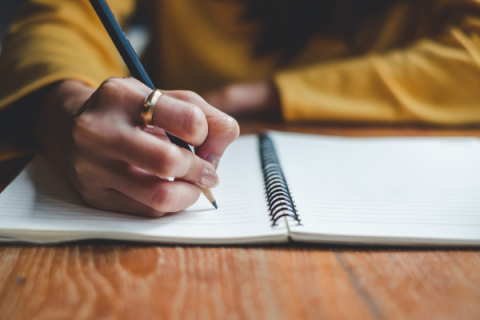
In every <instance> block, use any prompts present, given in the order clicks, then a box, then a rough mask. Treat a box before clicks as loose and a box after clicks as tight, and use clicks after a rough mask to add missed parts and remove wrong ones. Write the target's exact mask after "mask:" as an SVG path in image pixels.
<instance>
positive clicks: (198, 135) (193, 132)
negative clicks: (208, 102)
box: [182, 105, 208, 144]
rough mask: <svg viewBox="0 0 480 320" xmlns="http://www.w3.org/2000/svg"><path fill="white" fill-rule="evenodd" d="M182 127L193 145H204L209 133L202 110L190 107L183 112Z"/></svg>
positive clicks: (193, 106) (194, 106)
mask: <svg viewBox="0 0 480 320" xmlns="http://www.w3.org/2000/svg"><path fill="white" fill-rule="evenodd" d="M182 127H183V128H184V130H185V135H186V137H185V139H187V140H189V141H191V142H193V143H196V144H197V143H202V142H203V140H204V139H205V137H206V135H207V132H208V124H207V119H206V117H205V114H204V113H203V111H202V109H200V108H199V107H198V106H196V105H190V107H189V108H185V109H184V110H183V111H182Z"/></svg>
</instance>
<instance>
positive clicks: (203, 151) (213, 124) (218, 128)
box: [176, 91, 240, 169]
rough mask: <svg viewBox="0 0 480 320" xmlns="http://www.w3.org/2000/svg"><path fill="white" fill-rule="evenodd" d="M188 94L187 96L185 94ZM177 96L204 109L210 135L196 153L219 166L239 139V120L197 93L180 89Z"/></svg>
mask: <svg viewBox="0 0 480 320" xmlns="http://www.w3.org/2000/svg"><path fill="white" fill-rule="evenodd" d="M186 94H188V96H187V97H185V95H186ZM176 95H177V96H180V97H182V98H184V99H189V100H190V101H191V102H192V103H196V105H197V106H198V107H199V108H200V109H202V111H203V112H204V114H205V117H206V119H207V123H208V136H207V138H206V139H205V140H204V142H203V143H202V145H200V146H199V147H198V148H196V150H195V153H196V155H197V156H199V157H200V158H202V159H205V160H207V161H208V162H210V163H211V164H212V165H213V166H214V167H215V169H216V168H217V167H218V165H219V162H220V158H221V157H222V155H223V153H224V152H225V150H226V149H227V147H228V146H229V145H230V144H231V143H232V142H233V141H235V139H237V137H238V135H239V134H240V128H239V126H238V123H237V121H236V120H235V119H234V118H232V117H230V116H229V115H227V114H225V113H223V112H221V111H220V110H218V109H216V108H214V107H212V106H211V105H209V104H208V103H207V102H206V101H205V100H204V99H203V98H201V97H200V96H199V95H197V94H192V93H188V92H184V91H183V92H182V91H178V92H177V93H176Z"/></svg>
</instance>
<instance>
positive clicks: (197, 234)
mask: <svg viewBox="0 0 480 320" xmlns="http://www.w3.org/2000/svg"><path fill="white" fill-rule="evenodd" d="M218 172H219V175H220V179H221V183H220V186H219V187H218V188H216V189H214V190H213V191H214V194H215V197H216V199H217V203H218V204H219V209H218V210H215V209H214V208H213V207H212V205H211V204H210V203H209V202H208V201H207V200H206V199H205V198H204V196H203V195H202V196H201V197H200V199H199V201H198V202H197V203H196V204H195V205H193V206H192V207H190V208H188V209H187V210H185V211H183V212H179V213H175V214H170V215H168V216H164V217H161V218H156V219H150V218H143V217H138V216H131V215H127V214H121V213H113V212H107V211H102V210H96V209H93V208H92V207H90V206H88V205H87V204H86V203H85V202H84V201H83V200H82V199H81V198H80V197H79V195H78V194H77V193H76V192H75V191H74V190H73V189H72V188H71V187H70V186H69V185H68V184H67V183H66V182H65V181H64V180H63V179H62V177H61V176H60V175H59V174H58V173H57V172H56V170H55V169H54V168H53V166H52V165H51V164H50V162H49V161H48V160H46V159H45V158H42V157H37V158H36V159H35V160H34V161H33V162H32V163H31V164H29V166H28V167H27V169H26V170H24V171H23V172H22V173H21V175H20V176H19V177H18V178H17V179H16V180H15V181H14V182H13V183H12V184H11V185H10V186H9V187H8V188H7V189H6V190H5V191H4V192H3V193H2V194H0V237H7V238H8V237H10V238H16V239H21V240H25V241H34V242H56V241H66V240H77V239H86V238H107V239H128V240H146V241H150V240H152V241H162V242H177V243H182V242H183V243H222V244H224V243H246V242H272V241H286V240H287V236H286V232H287V230H286V228H285V227H277V228H272V227H271V226H270V221H269V217H268V209H267V206H266V203H265V196H264V188H263V178H262V173H261V169H260V163H259V156H258V146H257V137H256V136H243V137H240V138H239V139H238V140H237V141H236V142H235V143H234V144H233V145H232V146H231V147H230V148H229V149H228V150H227V152H226V153H225V155H224V157H223V158H222V161H221V164H220V167H219V170H218Z"/></svg>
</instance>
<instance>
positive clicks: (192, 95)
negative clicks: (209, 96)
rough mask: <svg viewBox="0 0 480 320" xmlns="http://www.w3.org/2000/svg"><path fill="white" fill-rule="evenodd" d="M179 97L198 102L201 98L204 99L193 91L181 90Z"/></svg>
mask: <svg viewBox="0 0 480 320" xmlns="http://www.w3.org/2000/svg"><path fill="white" fill-rule="evenodd" d="M179 98H180V99H182V100H184V101H188V102H198V101H199V100H203V98H202V97H200V96H199V95H198V94H196V93H195V92H193V91H187V90H185V91H179Z"/></svg>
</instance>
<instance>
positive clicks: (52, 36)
mask: <svg viewBox="0 0 480 320" xmlns="http://www.w3.org/2000/svg"><path fill="white" fill-rule="evenodd" d="M108 2H109V5H110V7H111V8H112V11H113V12H114V14H115V15H116V17H117V18H118V20H119V22H120V23H123V22H124V21H125V20H126V18H127V17H128V15H129V14H130V13H131V12H132V11H133V6H134V3H133V0H110V1H108ZM127 74H128V73H127V70H126V67H125V66H124V63H123V62H122V60H121V58H120V56H119V54H118V53H117V51H116V49H115V46H114V45H113V43H112V41H111V40H110V38H109V36H108V34H107V32H106V31H105V30H104V28H103V25H102V24H101V22H100V20H99V19H98V17H97V16H96V14H95V11H94V10H93V8H92V7H91V5H90V3H89V1H88V0H75V1H73V0H28V1H27V2H26V3H25V4H24V5H23V7H22V9H21V11H20V13H19V15H18V17H17V19H16V21H15V23H14V24H13V25H12V27H11V29H10V32H9V34H8V35H7V37H6V39H5V43H4V46H3V48H2V53H1V56H0V75H1V76H0V109H1V108H4V107H5V106H7V105H10V104H12V103H13V102H16V101H17V100H19V99H21V98H22V97H24V96H26V95H28V94H30V93H32V92H34V91H36V90H38V89H40V88H42V87H45V86H47V85H49V84H51V83H54V82H56V81H59V80H64V79H76V80H79V81H83V82H84V83H86V84H88V85H90V86H92V87H97V86H99V85H100V84H101V83H102V82H103V81H104V80H105V79H107V78H109V77H112V76H126V75H127Z"/></svg>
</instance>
